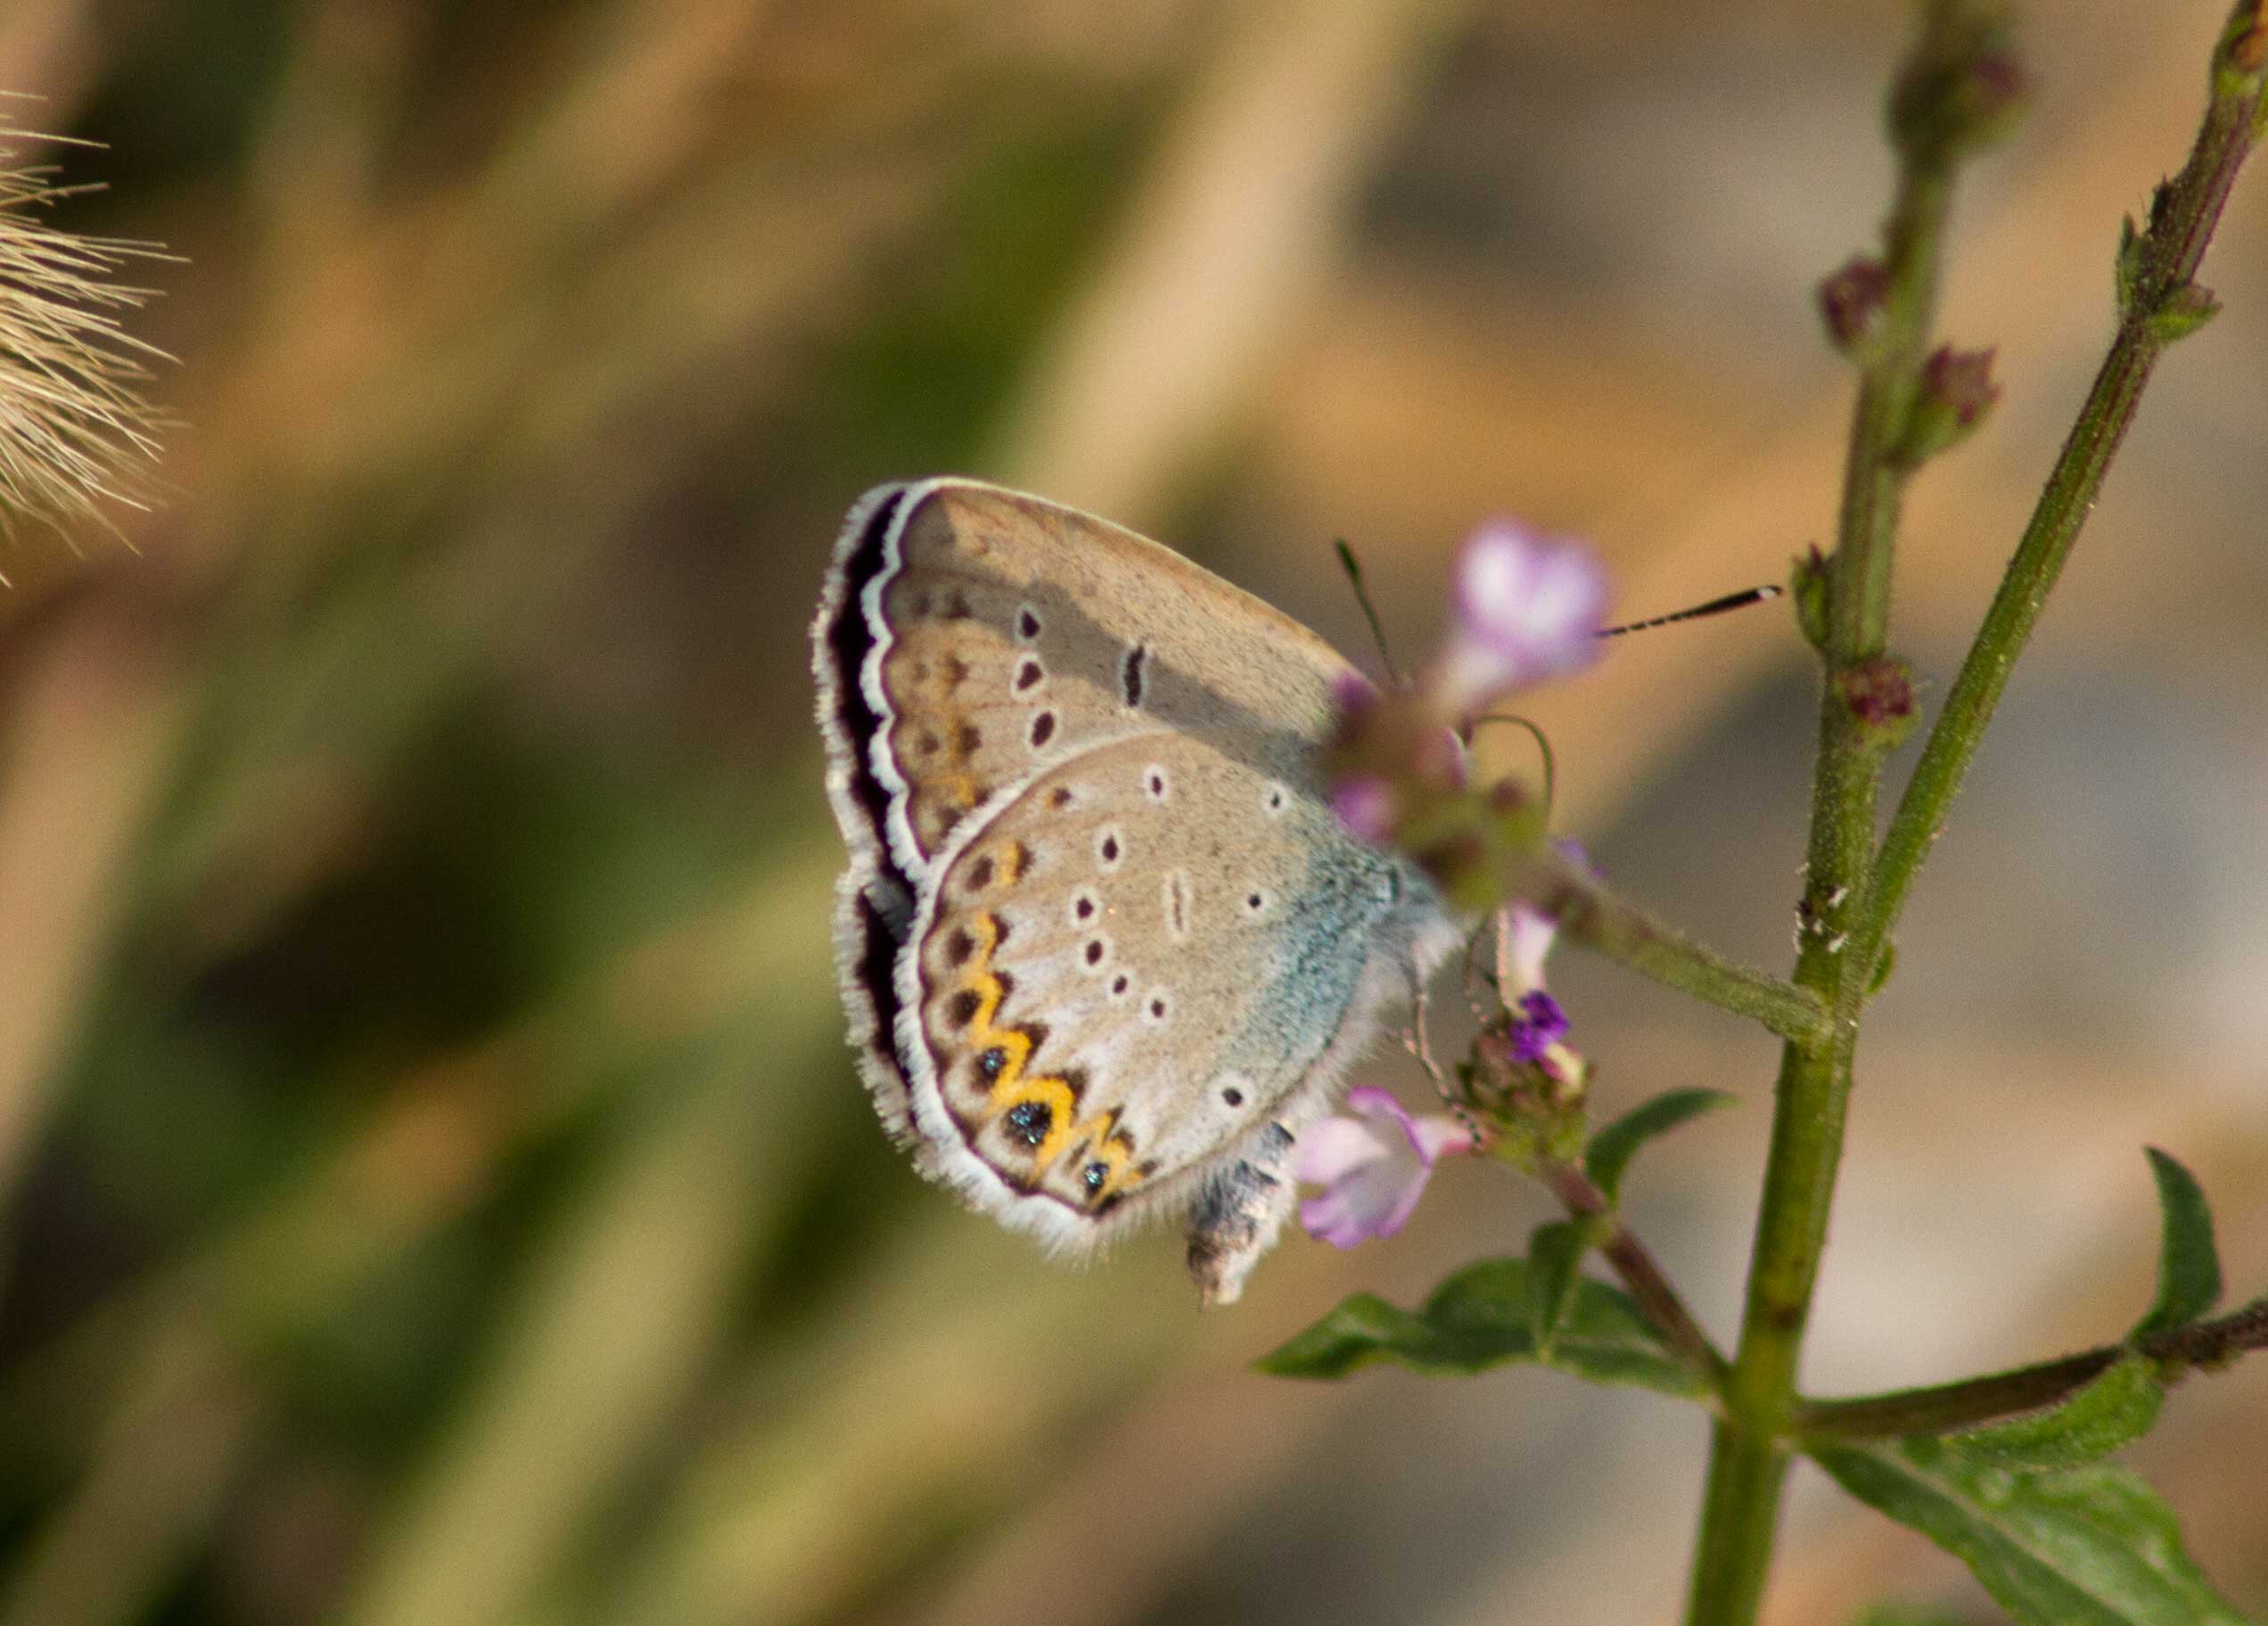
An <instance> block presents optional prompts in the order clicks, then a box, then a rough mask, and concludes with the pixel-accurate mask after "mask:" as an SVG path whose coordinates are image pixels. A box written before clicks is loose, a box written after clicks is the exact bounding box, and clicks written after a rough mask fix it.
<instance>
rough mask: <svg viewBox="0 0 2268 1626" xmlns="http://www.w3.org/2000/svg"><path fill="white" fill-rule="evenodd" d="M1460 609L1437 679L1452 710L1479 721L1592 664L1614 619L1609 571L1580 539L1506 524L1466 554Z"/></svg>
mask: <svg viewBox="0 0 2268 1626" xmlns="http://www.w3.org/2000/svg"><path fill="white" fill-rule="evenodd" d="M1450 610H1451V613H1452V626H1451V629H1450V640H1449V647H1448V648H1447V649H1446V650H1445V651H1444V652H1443V653H1442V659H1441V663H1440V666H1439V668H1438V669H1437V671H1436V673H1435V677H1434V682H1435V685H1436V686H1437V688H1438V690H1439V693H1440V694H1441V697H1442V700H1443V701H1444V702H1447V704H1448V706H1449V709H1450V710H1451V711H1453V712H1455V713H1456V714H1457V715H1459V716H1460V717H1472V716H1475V715H1477V714H1478V713H1479V712H1481V711H1482V710H1485V709H1486V708H1487V707H1488V706H1489V704H1490V703H1491V702H1493V701H1496V700H1498V699H1500V698H1501V697H1502V696H1504V695H1506V694H1509V693H1511V692H1512V691H1513V690H1515V689H1520V688H1525V687H1527V686H1530V685H1532V684H1536V683H1541V682H1542V681H1543V680H1544V679H1545V678H1547V677H1557V676H1558V675H1559V674H1561V673H1563V672H1569V671H1573V670H1574V669H1577V668H1579V667H1582V666H1584V665H1587V664H1588V663H1589V662H1590V659H1591V657H1592V655H1593V654H1594V653H1596V650H1597V636H1596V635H1597V634H1598V630H1599V628H1600V627H1601V626H1602V625H1604V623H1605V620H1606V571H1605V569H1604V568H1603V567H1602V566H1601V565H1600V564H1599V563H1598V557H1597V556H1596V555H1595V554H1592V553H1591V551H1590V549H1589V548H1587V547H1585V546H1582V544H1581V543H1579V542H1573V541H1565V540H1561V539H1558V538H1550V537H1546V536H1543V535H1541V534H1540V533H1538V532H1536V531H1533V530H1528V529H1527V528H1526V527H1525V526H1524V525H1521V524H1518V523H1516V522H1515V521H1509V520H1498V521H1492V522H1491V523H1489V524H1486V525H1483V526H1482V527H1481V529H1480V530H1476V531H1475V532H1474V533H1473V534H1472V535H1471V536H1470V537H1468V538H1466V542H1465V546H1464V547H1463V548H1462V549H1460V550H1459V553H1458V555H1457V563H1456V564H1455V566H1454V568H1453V570H1452V572H1451V590H1450Z"/></svg>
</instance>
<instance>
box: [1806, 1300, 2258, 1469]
mask: <svg viewBox="0 0 2268 1626" xmlns="http://www.w3.org/2000/svg"><path fill="white" fill-rule="evenodd" d="M2260 1349H2268V1299H2262V1300H2257V1301H2256V1302H2253V1303H2250V1304H2247V1305H2246V1306H2245V1307H2244V1308H2243V1309H2242V1310H2235V1311H2232V1312H2231V1313H2230V1314H2228V1315H2225V1316H2222V1317H2220V1318H2217V1319H2215V1320H2210V1321H2193V1322H2191V1323H2190V1324H2189V1325H2188V1326H2175V1327H2168V1328H2167V1329H2166V1330H2165V1331H2164V1332H2159V1333H2152V1334H2149V1335H2148V1336H2146V1337H2142V1338H2139V1339H2136V1340H2135V1341H2134V1342H2133V1343H2112V1344H2105V1345H2103V1346H2101V1347H2100V1348H2099V1349H2092V1350H2088V1351H2085V1352H2083V1353H2082V1354H2078V1355H2066V1356H2064V1357H2062V1358H2061V1359H2058V1360H2049V1361H2042V1362H2040V1363H2039V1364H2038V1365H2036V1366H2029V1367H2017V1368H2016V1369H2015V1370H2013V1371H2009V1372H1994V1373H1991V1374H1989V1375H1987V1376H1984V1377H1972V1378H1966V1379H1963V1380H1962V1381H1961V1382H1960V1383H1955V1384H1936V1385H1934V1386H1932V1387H1930V1388H1927V1389H1900V1390H1895V1391H1893V1392H1890V1393H1887V1394H1866V1395H1856V1396H1853V1397H1852V1398H1850V1399H1848V1400H1806V1401H1804V1403H1803V1404H1802V1405H1801V1406H1799V1407H1798V1408H1796V1412H1795V1428H1796V1431H1797V1432H1798V1433H1802V1434H1804V1436H1805V1437H1807V1438H1810V1439H1814V1440H1881V1439H1892V1438H1895V1437H1897V1436H1899V1435H1903V1434H1929V1433H1949V1432H1951V1431H1952V1430H1955V1429H1961V1428H1973V1427H1975V1426H1976V1425H1978V1424H1982V1423H1990V1422H1993V1421H1994V1420H1996V1419H1998V1418H2001V1417H2012V1416H2015V1415H2017V1413H2020V1412H2026V1411H2036V1410H2038V1409H2039V1408H2042V1407H2043V1406H2052V1405H2054V1404H2055V1403H2056V1402H2058V1401H2059V1400H2066V1399H2067V1398H2069V1397H2070V1396H2071V1395H2072V1394H2073V1393H2075V1392H2077V1391H2078V1390H2080V1389H2082V1388H2083V1387H2084V1386H2085V1385H2086V1384H2090V1383H2091V1382H2093V1381H2094V1380H2095V1379H2096V1378H2098V1377H2100V1376H2102V1375H2103V1374H2104V1373H2105V1372H2107V1371H2108V1370H2109V1369H2110V1368H2111V1367H2112V1366H2114V1365H2115V1364H2116V1363H2117V1361H2118V1360H2120V1359H2122V1358H2123V1357H2124V1356H2127V1355H2129V1354H2141V1355H2144V1356H2147V1357H2148V1358H2149V1359H2151V1360H2154V1361H2156V1362H2157V1363H2158V1365H2159V1367H2160V1368H2161V1370H2162V1371H2163V1372H2164V1374H2165V1376H2167V1377H2168V1378H2173V1377H2176V1376H2180V1375H2182V1374H2183V1373H2185V1372H2188V1371H2190V1370H2192V1369H2194V1368H2196V1367H2215V1366H2219V1365H2221V1364H2223V1363H2224V1362H2226V1361H2230V1360H2233V1359H2236V1358H2237V1357H2239V1355H2243V1354H2246V1353H2248V1352H2249V1351H2254V1350H2260Z"/></svg>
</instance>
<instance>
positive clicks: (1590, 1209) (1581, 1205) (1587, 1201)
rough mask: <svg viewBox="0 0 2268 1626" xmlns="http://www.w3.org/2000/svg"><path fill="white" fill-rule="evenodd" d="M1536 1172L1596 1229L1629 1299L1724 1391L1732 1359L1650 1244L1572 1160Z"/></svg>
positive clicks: (1548, 1163)
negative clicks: (1694, 1311)
mask: <svg viewBox="0 0 2268 1626" xmlns="http://www.w3.org/2000/svg"><path fill="white" fill-rule="evenodd" d="M1537 1173H1538V1175H1539V1177H1540V1178H1541V1179H1542V1181H1543V1183H1544V1184H1545V1185H1546V1186H1548V1187H1550V1188H1551V1193H1552V1195H1554V1196H1556V1197H1557V1198H1558V1199H1559V1201H1560V1203H1562V1204H1564V1205H1565V1208H1566V1210H1567V1212H1568V1213H1569V1214H1570V1215H1571V1216H1573V1217H1574V1219H1579V1220H1582V1221H1584V1222H1586V1223H1588V1224H1590V1225H1592V1226H1594V1227H1595V1230H1594V1231H1593V1236H1595V1237H1596V1245H1597V1247H1598V1251H1599V1252H1600V1253H1601V1254H1602V1255H1604V1256H1605V1258H1606V1262H1607V1263H1608V1264H1609V1265H1610V1266H1612V1267H1613V1268H1614V1271H1615V1275H1616V1276H1618V1277H1622V1279H1623V1286H1625V1287H1627V1288H1629V1289H1630V1295H1631V1302H1633V1303H1635V1304H1636V1305H1637V1306H1638V1308H1639V1313H1640V1314H1642V1315H1643V1316H1645V1318H1647V1320H1648V1321H1649V1322H1651V1323H1653V1326H1654V1329H1655V1331H1656V1332H1658V1333H1660V1334H1662V1336H1663V1337H1664V1338H1666V1339H1667V1340H1668V1341H1669V1342H1670V1344H1671V1346H1672V1348H1674V1349H1675V1350H1676V1351H1678V1352H1679V1353H1680V1355H1682V1356H1684V1357H1685V1359H1687V1361H1688V1362H1689V1363H1690V1364H1691V1365H1692V1367H1693V1368H1694V1369H1695V1370H1696V1371H1697V1372H1699V1373H1700V1374H1701V1375H1702V1376H1704V1377H1705V1378H1706V1379H1707V1380H1708V1382H1709V1385H1710V1387H1711V1388H1712V1389H1714V1390H1716V1391H1718V1392H1722V1391H1723V1388H1724V1381H1725V1374H1726V1372H1727V1370H1728V1369H1729V1367H1730V1363H1728V1362H1727V1361H1726V1359H1725V1358H1724V1355H1723V1353H1722V1351H1719V1350H1718V1348H1717V1346H1716V1345H1715V1343H1713V1342H1711V1340H1710V1337H1709V1334H1708V1333H1707V1332H1706V1331H1705V1330H1704V1329H1703V1327H1702V1326H1701V1324H1700V1323H1699V1322H1698V1321H1697V1320H1695V1319H1694V1318H1693V1314H1692V1312H1691V1311H1690V1310H1687V1309H1686V1307H1685V1301H1684V1300H1683V1299H1681V1298H1680V1297H1679V1296H1678V1292H1677V1289H1676V1288H1675V1287H1673V1286H1672V1285H1670V1278H1669V1277H1667V1276H1665V1275H1664V1274H1663V1271H1662V1268H1661V1266H1660V1265H1659V1264H1657V1263H1656V1261H1655V1259H1654V1255H1653V1254H1652V1253H1651V1252H1648V1250H1647V1247H1646V1244H1644V1243H1642V1242H1640V1241H1639V1239H1638V1237H1637V1236H1636V1235H1634V1234H1633V1233H1632V1232H1631V1228H1629V1227H1628V1226H1626V1225H1624V1224H1623V1221H1622V1217H1621V1216H1620V1215H1618V1214H1616V1213H1615V1211H1614V1207H1613V1205H1612V1204H1611V1203H1608V1202H1607V1201H1606V1193H1605V1192H1603V1191H1601V1190H1599V1189H1598V1186H1597V1185H1595V1184H1594V1183H1593V1182H1592V1180H1591V1178H1590V1176H1589V1175H1587V1174H1585V1173H1584V1172H1583V1171H1582V1170H1581V1169H1579V1168H1577V1167H1575V1165H1574V1164H1573V1163H1562V1162H1553V1161H1549V1160H1546V1161H1544V1162H1542V1163H1541V1166H1540V1167H1539V1169H1538V1170H1537Z"/></svg>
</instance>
